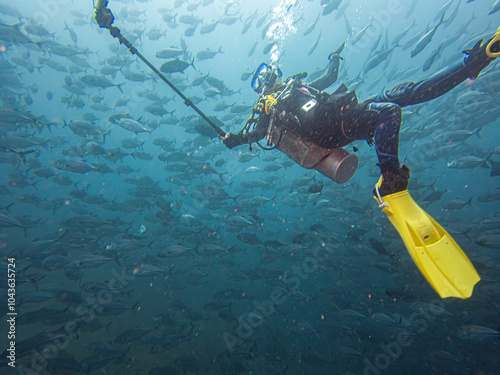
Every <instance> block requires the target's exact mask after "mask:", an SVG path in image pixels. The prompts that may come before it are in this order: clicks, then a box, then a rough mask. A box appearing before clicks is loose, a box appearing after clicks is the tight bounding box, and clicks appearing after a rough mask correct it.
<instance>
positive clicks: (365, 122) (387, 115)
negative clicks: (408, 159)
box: [228, 54, 493, 167]
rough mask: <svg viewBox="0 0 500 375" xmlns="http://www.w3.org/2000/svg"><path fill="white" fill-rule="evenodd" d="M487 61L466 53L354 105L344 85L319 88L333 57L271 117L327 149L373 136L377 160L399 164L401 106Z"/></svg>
mask: <svg viewBox="0 0 500 375" xmlns="http://www.w3.org/2000/svg"><path fill="white" fill-rule="evenodd" d="M491 61H493V59H488V58H486V59H485V58H484V57H481V56H479V57H478V55H477V54H476V55H474V56H473V55H471V56H468V57H466V58H465V59H464V61H462V62H460V63H458V64H456V65H454V66H452V67H450V68H447V69H444V70H442V71H440V72H438V73H436V74H434V75H433V76H431V77H430V78H428V79H426V80H423V81H420V82H418V83H414V82H406V83H402V84H399V85H397V86H396V87H394V88H393V89H391V90H388V91H386V92H384V93H383V94H381V95H379V96H377V97H375V98H371V99H369V100H366V101H364V102H362V103H358V101H357V98H356V93H355V92H354V91H351V92H349V91H348V90H347V87H346V86H345V85H342V86H341V87H340V88H339V89H338V90H337V91H336V92H334V93H333V94H328V93H326V92H324V91H323V90H324V89H326V88H327V87H328V86H330V85H331V84H333V83H334V82H335V81H336V80H337V75H338V66H339V62H340V58H339V56H338V55H334V56H333V57H332V58H331V60H330V69H329V71H328V73H327V74H326V75H325V76H323V77H321V78H320V79H318V80H316V81H314V82H313V83H311V84H309V85H307V84H304V83H302V82H300V81H299V82H296V83H295V84H294V85H293V87H292V89H291V90H290V94H289V95H287V96H286V97H280V99H279V100H278V103H277V104H276V105H275V108H276V112H275V113H276V117H277V121H281V122H282V124H283V125H284V126H285V127H286V128H287V129H289V130H291V131H293V132H295V133H296V134H297V135H299V136H300V137H302V138H303V139H304V140H306V141H310V142H314V143H316V144H317V145H319V146H322V147H325V148H330V149H331V148H337V147H344V146H346V145H348V144H349V143H351V142H352V141H354V140H363V139H366V140H371V139H374V140H375V147H376V152H377V156H378V159H379V162H380V163H385V162H389V163H393V164H395V165H396V166H397V167H399V158H398V147H399V130H400V127H401V115H402V110H401V107H406V106H410V105H413V104H417V103H422V102H425V101H428V100H431V99H434V98H437V97H439V96H441V95H443V94H445V93H447V92H448V91H450V90H451V89H453V88H454V87H456V86H457V85H459V84H460V83H461V82H463V81H465V80H466V79H468V78H469V77H477V75H479V73H480V71H481V70H482V69H484V67H486V66H487V65H488V64H489V63H490V62H491ZM284 88H285V85H282V86H280V87H277V88H276V92H279V91H281V90H283V89H284ZM311 100H313V101H311ZM314 101H315V103H314ZM308 103H309V104H308ZM305 109H307V111H306V110H305ZM269 120H270V115H269V114H265V113H264V112H262V113H261V114H260V116H259V121H258V123H257V124H256V126H255V128H254V129H253V130H252V131H250V132H248V133H246V134H243V133H238V134H235V135H231V137H234V138H233V139H232V140H231V143H230V144H231V145H230V146H228V147H234V146H236V145H241V144H245V143H252V142H255V141H258V140H260V139H262V138H264V137H265V136H266V134H267V131H268V126H269Z"/></svg>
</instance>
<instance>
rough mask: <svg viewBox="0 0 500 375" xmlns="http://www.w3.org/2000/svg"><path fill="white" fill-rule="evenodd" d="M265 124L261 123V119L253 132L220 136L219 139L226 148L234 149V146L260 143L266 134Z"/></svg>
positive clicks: (264, 122)
mask: <svg viewBox="0 0 500 375" xmlns="http://www.w3.org/2000/svg"><path fill="white" fill-rule="evenodd" d="M264 117H267V116H264ZM266 123H267V122H266V121H263V119H262V118H261V119H260V120H259V122H258V123H257V125H256V127H255V129H254V130H252V131H250V132H248V133H242V132H238V133H236V134H232V133H227V134H226V135H225V136H224V137H222V136H221V137H220V139H222V141H223V142H224V145H226V147H227V148H234V147H236V146H240V145H244V144H250V143H253V142H257V141H260V140H261V139H262V138H264V137H265V136H266V134H267V126H266Z"/></svg>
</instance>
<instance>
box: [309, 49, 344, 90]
mask: <svg viewBox="0 0 500 375" xmlns="http://www.w3.org/2000/svg"><path fill="white" fill-rule="evenodd" d="M344 45H345V43H342V45H341V46H340V48H339V49H338V50H336V51H335V52H332V53H330V56H328V60H330V66H329V68H328V72H327V73H326V74H325V75H323V76H321V77H320V78H318V79H317V80H316V81H314V82H312V83H311V84H310V85H309V86H311V87H314V88H315V89H318V90H319V91H323V90H325V89H326V88H327V87H328V86H330V85H332V84H333V83H334V82H335V81H336V80H337V78H338V76H339V66H340V59H341V58H342V57H341V56H340V52H342V50H343V49H344Z"/></svg>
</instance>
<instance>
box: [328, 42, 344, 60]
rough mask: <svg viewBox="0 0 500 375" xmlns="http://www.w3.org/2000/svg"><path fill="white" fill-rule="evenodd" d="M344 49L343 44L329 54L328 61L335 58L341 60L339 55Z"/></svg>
mask: <svg viewBox="0 0 500 375" xmlns="http://www.w3.org/2000/svg"><path fill="white" fill-rule="evenodd" d="M344 47H345V42H344V43H342V44H341V46H340V47H339V48H338V49H337V50H336V51H333V52H332V53H330V54H329V55H328V60H331V59H333V58H335V57H337V56H338V57H339V58H340V59H342V56H340V53H341V52H342V51H343V50H344Z"/></svg>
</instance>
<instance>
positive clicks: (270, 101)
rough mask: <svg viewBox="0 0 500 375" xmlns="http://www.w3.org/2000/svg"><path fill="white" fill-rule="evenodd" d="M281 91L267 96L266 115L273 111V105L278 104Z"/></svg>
mask: <svg viewBox="0 0 500 375" xmlns="http://www.w3.org/2000/svg"><path fill="white" fill-rule="evenodd" d="M280 93H281V92H277V93H274V94H271V95H268V96H266V106H265V111H266V115H268V114H270V113H271V109H272V107H273V106H274V105H275V104H276V102H277V101H278V99H277V98H276V97H277V95H279V94H280Z"/></svg>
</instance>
